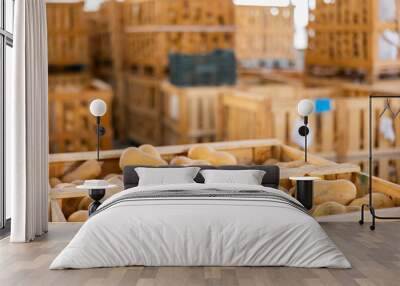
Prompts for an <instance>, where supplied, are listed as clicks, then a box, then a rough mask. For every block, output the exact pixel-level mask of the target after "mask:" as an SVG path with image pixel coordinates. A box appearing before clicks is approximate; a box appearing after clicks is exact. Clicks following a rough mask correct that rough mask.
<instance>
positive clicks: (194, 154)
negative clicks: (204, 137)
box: [188, 145, 237, 166]
mask: <svg viewBox="0 0 400 286" xmlns="http://www.w3.org/2000/svg"><path fill="white" fill-rule="evenodd" d="M188 157H189V158H190V159H192V160H204V161H207V162H209V163H211V165H215V166H221V165H236V164H237V160H236V157H235V156H233V155H232V154H231V153H229V152H224V151H216V150H215V149H214V148H212V147H210V146H208V145H198V146H193V147H192V148H190V149H189V152H188Z"/></svg>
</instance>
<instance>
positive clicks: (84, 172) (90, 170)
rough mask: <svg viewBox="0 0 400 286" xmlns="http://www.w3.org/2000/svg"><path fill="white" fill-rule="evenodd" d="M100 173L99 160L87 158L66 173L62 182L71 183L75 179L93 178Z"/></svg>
mask: <svg viewBox="0 0 400 286" xmlns="http://www.w3.org/2000/svg"><path fill="white" fill-rule="evenodd" d="M100 174H101V162H98V161H97V160H88V161H86V162H84V163H82V164H81V165H80V166H79V167H78V168H76V169H75V170H73V171H71V172H69V173H67V174H66V175H65V176H64V177H63V178H62V181H63V182H64V183H71V182H73V181H75V180H90V179H95V178H97V177H98V176H99V175H100Z"/></svg>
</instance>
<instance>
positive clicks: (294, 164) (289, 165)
mask: <svg viewBox="0 0 400 286" xmlns="http://www.w3.org/2000/svg"><path fill="white" fill-rule="evenodd" d="M276 165H277V166H279V167H281V168H298V167H302V166H304V165H306V163H305V162H304V161H303V160H297V161H290V162H278V163H276Z"/></svg>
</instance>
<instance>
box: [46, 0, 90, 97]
mask: <svg viewBox="0 0 400 286" xmlns="http://www.w3.org/2000/svg"><path fill="white" fill-rule="evenodd" d="M83 6H84V2H83V1H76V2H73V3H63V2H47V3H46V14H47V33H48V39H47V41H48V63H49V90H50V91H51V90H53V89H57V88H62V87H64V86H76V85H77V84H79V85H84V84H86V83H87V81H88V79H89V71H88V66H89V63H90V61H89V59H90V57H89V38H88V29H87V22H86V18H85V13H84V11H83Z"/></svg>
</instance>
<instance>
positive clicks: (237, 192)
mask: <svg viewBox="0 0 400 286" xmlns="http://www.w3.org/2000/svg"><path fill="white" fill-rule="evenodd" d="M133 265H144V266H292V267H312V268H314V267H330V268H350V267H351V265H350V263H349V262H348V260H347V259H346V258H345V256H344V255H343V253H342V252H341V251H340V250H339V249H338V248H337V247H336V245H335V244H334V243H333V242H332V241H331V239H330V238H329V237H328V236H327V234H326V233H325V231H324V230H323V229H322V228H321V226H320V225H319V224H318V222H317V221H316V220H315V219H314V218H313V217H311V216H310V215H309V214H308V213H307V211H306V210H305V209H304V207H303V206H302V205H301V204H300V203H299V202H298V201H297V200H295V199H294V198H292V197H291V196H289V195H287V194H286V193H284V192H282V191H279V190H277V189H273V188H268V187H263V186H254V185H237V184H235V185H233V184H197V183H193V184H179V185H163V186H161V185H160V186H142V187H134V188H130V189H127V190H125V191H123V192H120V193H118V194H116V195H114V196H112V197H111V198H109V199H107V200H106V201H105V202H104V203H103V204H102V205H101V206H100V207H99V209H98V210H97V211H96V213H95V214H94V215H93V216H91V217H90V218H89V220H88V221H87V222H86V223H85V224H84V225H83V226H82V227H81V229H80V230H79V232H78V233H77V234H76V235H75V237H74V238H73V239H72V240H71V242H70V243H69V244H68V245H67V246H66V247H65V249H64V250H63V251H62V252H61V253H60V254H59V255H58V256H57V257H56V259H55V260H54V261H53V262H52V264H51V265H50V269H65V268H92V267H120V266H133Z"/></svg>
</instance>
